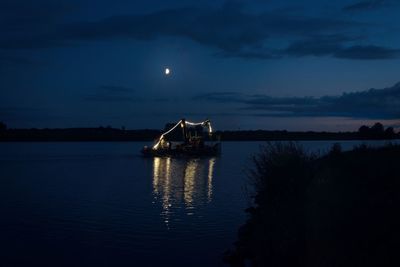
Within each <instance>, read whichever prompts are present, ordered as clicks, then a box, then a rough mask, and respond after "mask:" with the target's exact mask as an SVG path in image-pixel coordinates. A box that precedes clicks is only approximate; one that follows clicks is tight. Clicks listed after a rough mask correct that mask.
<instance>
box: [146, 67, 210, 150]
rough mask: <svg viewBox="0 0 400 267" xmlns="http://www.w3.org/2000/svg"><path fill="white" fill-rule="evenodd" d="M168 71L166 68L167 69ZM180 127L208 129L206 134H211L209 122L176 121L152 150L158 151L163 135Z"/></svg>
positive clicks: (161, 137)
mask: <svg viewBox="0 0 400 267" xmlns="http://www.w3.org/2000/svg"><path fill="white" fill-rule="evenodd" d="M167 69H168V68H167ZM179 125H180V126H181V127H182V128H183V127H184V125H191V126H198V125H201V126H205V127H208V132H209V133H210V134H212V128H211V121H210V120H205V121H202V122H191V121H185V123H183V120H180V121H178V123H177V124H175V126H174V127H172V128H171V129H169V130H168V131H166V132H165V133H163V134H162V135H161V136H160V138H159V139H158V141H157V143H156V144H155V145H154V146H153V149H158V147H159V146H160V143H161V141H162V139H163V138H164V136H165V135H167V134H169V133H170V132H172V131H173V130H174V129H175V128H176V127H178V126H179Z"/></svg>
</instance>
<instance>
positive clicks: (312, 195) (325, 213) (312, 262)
mask: <svg viewBox="0 0 400 267" xmlns="http://www.w3.org/2000/svg"><path fill="white" fill-rule="evenodd" d="M399 166H400V146H399V145H388V146H385V147H381V148H371V147H367V146H365V145H364V146H359V147H356V148H355V149H353V150H351V151H346V152H342V151H341V148H340V146H339V145H335V146H333V147H332V149H331V152H330V153H329V154H327V155H325V156H318V155H310V154H307V153H306V152H304V149H302V148H301V147H300V146H299V145H297V144H295V143H290V144H281V143H277V144H273V143H270V144H268V145H267V146H266V147H264V149H263V150H262V152H261V153H260V154H258V156H256V157H255V158H254V167H253V169H251V170H250V171H249V177H250V182H251V186H250V188H251V189H253V191H252V192H253V193H252V194H253V196H254V199H253V207H250V208H248V209H247V213H248V220H247V222H246V223H245V224H244V225H243V226H242V227H241V228H240V229H239V232H238V239H237V242H236V243H235V247H234V249H233V250H231V251H229V252H227V254H226V255H225V261H226V262H228V263H230V264H231V266H244V263H245V262H250V263H251V266H398V263H399V259H398V257H397V248H398V247H399V240H400V239H399V234H398V233H399V231H398V225H399V220H398V219H397V217H398V216H397V210H398V206H399V204H400V198H399V194H398V193H399V192H400V183H399V181H398V178H399V177H398V176H399V175H398V174H399V170H400V167H399Z"/></svg>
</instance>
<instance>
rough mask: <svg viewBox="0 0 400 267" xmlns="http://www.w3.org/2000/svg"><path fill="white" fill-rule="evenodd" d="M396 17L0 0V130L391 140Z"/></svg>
mask: <svg viewBox="0 0 400 267" xmlns="http://www.w3.org/2000/svg"><path fill="white" fill-rule="evenodd" d="M399 14H400V1H398V0H392V1H391V0H364V1H357V0H338V1H320V0H318V1H317V0H314V1H311V0H309V1H298V0H296V1H295V0H293V1H289V0H265V1H261V0H254V1H216V0H212V1H206V0H202V1H198V0H197V1H183V0H182V1H164V0H158V1H157V0H147V1H131V0H113V1H103V0H93V1H88V0H79V1H78V0H59V1H54V0H36V1H28V0H26V1H22V0H6V1H2V0H0V21H1V23H0V121H4V122H5V123H6V124H7V125H8V127H11V128H20V127H23V128H25V127H29V128H30V127H38V128H42V127H49V128H53V127H61V128H65V127H98V126H101V125H102V126H108V125H110V126H113V127H116V128H120V127H122V126H125V127H126V128H128V129H137V128H155V129H160V128H163V127H164V124H165V123H166V122H174V121H178V120H179V119H180V118H182V117H186V118H187V119H190V120H194V121H196V120H202V119H205V118H210V119H211V120H212V121H213V123H214V127H215V128H216V129H233V130H235V129H288V130H328V131H339V130H357V129H358V127H359V126H360V125H361V124H373V123H374V122H376V121H380V122H382V123H383V124H384V125H385V126H394V127H396V128H397V129H399V126H400V120H399V118H400V84H398V82H400V75H399V74H400V16H399ZM165 68H170V70H171V73H170V75H165ZM372 88H375V89H372Z"/></svg>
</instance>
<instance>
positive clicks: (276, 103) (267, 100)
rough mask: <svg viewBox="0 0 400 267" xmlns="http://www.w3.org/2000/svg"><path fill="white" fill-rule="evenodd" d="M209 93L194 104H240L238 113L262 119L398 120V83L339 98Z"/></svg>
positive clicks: (399, 113)
mask: <svg viewBox="0 0 400 267" xmlns="http://www.w3.org/2000/svg"><path fill="white" fill-rule="evenodd" d="M234 96H235V97H232V95H230V94H221V93H215V94H212V93H209V94H204V95H201V96H197V97H196V98H194V99H195V100H203V101H214V102H217V103H219V104H223V103H235V104H240V105H239V106H240V107H239V109H240V110H242V111H249V112H253V111H263V113H262V114H263V115H264V116H279V117H299V116H343V117H353V118H356V117H359V118H384V119H393V118H400V83H398V84H396V85H394V86H393V87H390V88H385V89H370V90H368V91H362V92H355V93H344V94H342V95H341V96H324V97H319V98H314V97H271V96H266V95H234Z"/></svg>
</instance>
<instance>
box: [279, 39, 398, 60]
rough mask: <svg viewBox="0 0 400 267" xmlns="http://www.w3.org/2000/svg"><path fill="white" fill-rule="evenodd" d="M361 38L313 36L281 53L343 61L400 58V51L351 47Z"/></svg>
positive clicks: (360, 46) (362, 46)
mask: <svg viewBox="0 0 400 267" xmlns="http://www.w3.org/2000/svg"><path fill="white" fill-rule="evenodd" d="M360 39H363V38H362V37H348V36H342V35H328V36H314V37H312V38H308V39H306V40H302V41H295V42H293V43H292V44H290V45H289V46H288V47H287V48H286V49H285V50H283V51H282V53H283V54H285V55H290V56H296V57H303V56H331V57H336V58H344V59H360V60H374V59H395V58H398V57H399V56H400V49H392V48H387V47H382V46H376V45H352V43H354V42H356V41H358V40H360Z"/></svg>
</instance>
